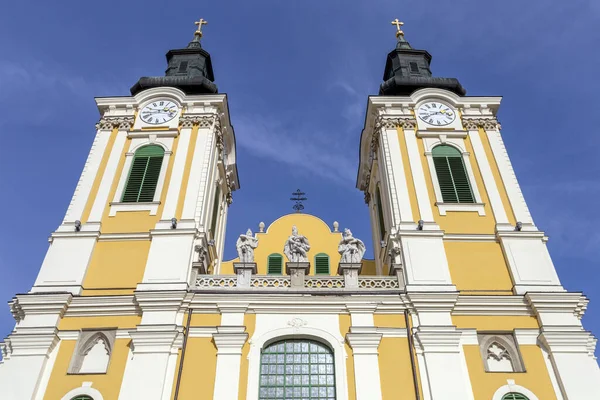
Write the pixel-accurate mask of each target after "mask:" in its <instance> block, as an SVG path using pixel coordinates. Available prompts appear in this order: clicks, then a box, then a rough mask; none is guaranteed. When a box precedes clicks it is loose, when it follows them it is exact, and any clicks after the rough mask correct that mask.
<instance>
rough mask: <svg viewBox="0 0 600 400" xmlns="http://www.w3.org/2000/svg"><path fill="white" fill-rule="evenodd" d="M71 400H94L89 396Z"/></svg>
mask: <svg viewBox="0 0 600 400" xmlns="http://www.w3.org/2000/svg"><path fill="white" fill-rule="evenodd" d="M71 400H94V399H92V398H91V397H90V396H86V395H83V396H77V397H73V398H72V399H71Z"/></svg>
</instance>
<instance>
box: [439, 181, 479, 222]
mask: <svg viewBox="0 0 600 400" xmlns="http://www.w3.org/2000/svg"><path fill="white" fill-rule="evenodd" d="M436 183H437V182H436ZM435 205H436V206H437V208H438V210H439V211H440V215H446V213H447V212H448V211H473V212H476V213H477V214H479V215H480V216H481V215H485V204H484V203H439V202H436V203H435Z"/></svg>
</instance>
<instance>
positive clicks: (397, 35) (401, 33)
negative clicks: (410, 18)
mask: <svg viewBox="0 0 600 400" xmlns="http://www.w3.org/2000/svg"><path fill="white" fill-rule="evenodd" d="M392 25H396V29H398V31H397V32H396V37H399V36H404V32H402V29H400V27H401V26H402V25H404V22H400V21H398V18H396V19H395V20H393V21H392Z"/></svg>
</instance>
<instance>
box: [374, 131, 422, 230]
mask: <svg viewBox="0 0 600 400" xmlns="http://www.w3.org/2000/svg"><path fill="white" fill-rule="evenodd" d="M398 135H399V133H398V131H397V129H382V131H381V137H380V142H381V143H380V150H381V153H382V155H383V157H378V159H379V161H380V162H381V163H382V164H384V168H381V165H379V168H378V172H379V180H380V181H382V182H383V184H384V185H385V186H387V190H388V191H389V195H388V196H385V198H386V199H387V205H388V206H389V207H388V209H389V210H390V211H391V212H389V214H390V216H391V218H390V219H389V222H390V227H391V225H392V224H400V223H402V222H414V221H413V214H412V208H411V205H410V198H409V196H408V183H407V181H406V174H405V168H406V167H405V166H404V161H403V160H402V153H401V150H400V142H399V139H398ZM384 172H385V173H384ZM374 183H375V184H376V183H377V182H374ZM367 190H368V188H367ZM384 209H385V207H384ZM372 221H375V220H373V219H372ZM382 240H383V239H382Z"/></svg>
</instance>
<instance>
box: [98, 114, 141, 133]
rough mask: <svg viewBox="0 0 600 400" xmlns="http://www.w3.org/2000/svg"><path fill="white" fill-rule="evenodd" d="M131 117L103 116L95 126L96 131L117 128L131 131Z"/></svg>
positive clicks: (132, 119)
mask: <svg viewBox="0 0 600 400" xmlns="http://www.w3.org/2000/svg"><path fill="white" fill-rule="evenodd" d="M133 122H134V118H133V115H124V116H103V117H102V118H100V121H98V123H97V124H96V129H98V130H100V129H104V130H111V129H114V128H118V129H120V130H126V129H131V127H132V126H133Z"/></svg>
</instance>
